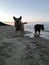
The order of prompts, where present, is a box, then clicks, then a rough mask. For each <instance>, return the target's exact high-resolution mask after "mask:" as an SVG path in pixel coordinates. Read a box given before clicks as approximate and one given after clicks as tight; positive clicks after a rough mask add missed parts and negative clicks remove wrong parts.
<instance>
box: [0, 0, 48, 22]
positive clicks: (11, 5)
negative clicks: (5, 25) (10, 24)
mask: <svg viewBox="0 0 49 65" xmlns="http://www.w3.org/2000/svg"><path fill="white" fill-rule="evenodd" d="M13 16H16V17H19V16H22V21H28V22H29V21H30V22H36V21H37V22H38V21H39V22H47V21H49V0H0V21H13Z"/></svg>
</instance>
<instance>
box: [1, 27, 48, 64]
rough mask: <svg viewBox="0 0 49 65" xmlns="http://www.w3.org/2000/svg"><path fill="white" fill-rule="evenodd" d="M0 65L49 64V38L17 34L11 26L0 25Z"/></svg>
mask: <svg viewBox="0 0 49 65" xmlns="http://www.w3.org/2000/svg"><path fill="white" fill-rule="evenodd" d="M27 33H30V32H28V31H26V32H25V34H27ZM0 65H49V40H46V39H44V38H41V37H33V38H30V37H28V36H23V35H22V34H20V35H17V34H16V33H15V29H14V27H13V26H0Z"/></svg>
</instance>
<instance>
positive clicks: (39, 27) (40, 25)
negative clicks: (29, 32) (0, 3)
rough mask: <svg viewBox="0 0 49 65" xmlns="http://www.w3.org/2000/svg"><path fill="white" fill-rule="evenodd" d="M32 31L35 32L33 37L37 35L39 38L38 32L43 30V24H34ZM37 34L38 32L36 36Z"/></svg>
mask: <svg viewBox="0 0 49 65" xmlns="http://www.w3.org/2000/svg"><path fill="white" fill-rule="evenodd" d="M34 30H35V34H34V35H35V36H36V35H38V36H40V31H41V30H44V24H36V25H35V26H34ZM37 32H38V34H37Z"/></svg>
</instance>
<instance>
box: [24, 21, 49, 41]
mask: <svg viewBox="0 0 49 65" xmlns="http://www.w3.org/2000/svg"><path fill="white" fill-rule="evenodd" d="M35 24H44V31H41V35H40V37H43V38H45V39H48V40H49V22H41V23H39V22H38V23H37V22H36V23H33V22H31V23H30V22H29V23H28V24H25V25H24V28H25V30H26V31H30V32H31V33H29V34H26V36H29V37H31V38H32V37H34V25H35Z"/></svg>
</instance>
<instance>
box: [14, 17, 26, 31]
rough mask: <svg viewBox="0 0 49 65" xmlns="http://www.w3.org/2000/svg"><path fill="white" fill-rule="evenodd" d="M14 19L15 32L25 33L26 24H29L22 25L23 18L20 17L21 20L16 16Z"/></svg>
mask: <svg viewBox="0 0 49 65" xmlns="http://www.w3.org/2000/svg"><path fill="white" fill-rule="evenodd" d="M13 19H14V26H15V31H16V32H17V31H21V32H24V24H27V22H24V23H22V22H21V20H22V16H20V17H19V18H16V17H15V16H13Z"/></svg>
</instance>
